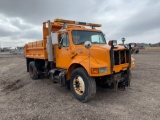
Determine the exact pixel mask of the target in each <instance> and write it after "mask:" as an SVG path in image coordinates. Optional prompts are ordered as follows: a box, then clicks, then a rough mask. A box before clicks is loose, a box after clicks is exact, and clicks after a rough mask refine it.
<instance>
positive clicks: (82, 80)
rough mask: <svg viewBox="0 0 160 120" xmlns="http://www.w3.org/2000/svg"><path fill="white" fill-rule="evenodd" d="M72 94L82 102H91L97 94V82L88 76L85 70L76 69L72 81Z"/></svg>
mask: <svg viewBox="0 0 160 120" xmlns="http://www.w3.org/2000/svg"><path fill="white" fill-rule="evenodd" d="M70 88H71V91H72V94H73V95H74V96H75V97H76V98H77V99H78V100H79V101H81V102H87V101H89V100H91V99H92V98H93V97H94V96H95V94H96V82H95V79H94V78H93V77H90V76H88V74H87V72H86V71H85V69H84V68H76V69H75V70H74V71H73V72H72V74H71V79H70Z"/></svg>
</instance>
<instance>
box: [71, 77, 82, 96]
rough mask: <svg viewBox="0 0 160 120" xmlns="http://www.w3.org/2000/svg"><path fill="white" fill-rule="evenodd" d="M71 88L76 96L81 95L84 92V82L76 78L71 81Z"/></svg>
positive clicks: (80, 78)
mask: <svg viewBox="0 0 160 120" xmlns="http://www.w3.org/2000/svg"><path fill="white" fill-rule="evenodd" d="M73 88H74V91H75V92H76V93H77V94H78V95H82V94H83V93H84V91H85V84H84V80H83V78H82V77H81V76H76V77H75V78H74V80H73Z"/></svg>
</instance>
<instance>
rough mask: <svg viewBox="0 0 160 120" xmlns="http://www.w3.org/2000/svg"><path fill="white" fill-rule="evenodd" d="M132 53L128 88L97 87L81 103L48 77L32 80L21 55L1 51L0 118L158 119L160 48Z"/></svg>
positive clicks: (159, 108) (8, 119) (9, 119)
mask: <svg viewBox="0 0 160 120" xmlns="http://www.w3.org/2000/svg"><path fill="white" fill-rule="evenodd" d="M133 56H134V57H135V59H136V68H135V69H134V70H132V81H131V86H130V87H129V88H126V90H125V91H120V90H119V91H118V92H114V91H113V90H108V89H98V90H97V94H96V96H95V98H94V99H93V100H92V101H90V102H88V103H81V102H79V101H77V100H76V99H75V98H74V97H73V95H72V93H71V91H69V90H67V89H66V88H65V87H60V86H59V85H58V84H53V83H52V81H50V80H48V79H41V80H36V81H33V80H31V79H30V77H29V74H28V73H27V72H26V64H25V59H24V58H23V56H17V55H5V54H0V120H11V119H15V120H37V119H38V120H51V119H52V120H68V119H70V120H82V119H85V120H158V119H160V50H158V51H156V50H152V51H149V50H147V51H146V50H141V51H140V53H139V54H136V55H133Z"/></svg>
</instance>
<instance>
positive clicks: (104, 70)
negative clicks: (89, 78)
mask: <svg viewBox="0 0 160 120" xmlns="http://www.w3.org/2000/svg"><path fill="white" fill-rule="evenodd" d="M107 71H108V68H107V67H101V68H91V73H92V74H99V73H104V72H107Z"/></svg>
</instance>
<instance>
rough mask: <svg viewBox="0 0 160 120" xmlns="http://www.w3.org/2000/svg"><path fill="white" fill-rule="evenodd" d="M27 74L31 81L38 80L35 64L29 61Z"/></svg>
mask: <svg viewBox="0 0 160 120" xmlns="http://www.w3.org/2000/svg"><path fill="white" fill-rule="evenodd" d="M29 74H30V77H31V78H32V80H37V79H38V78H39V74H38V70H37V68H36V67H35V62H34V61H31V62H30V63H29Z"/></svg>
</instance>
